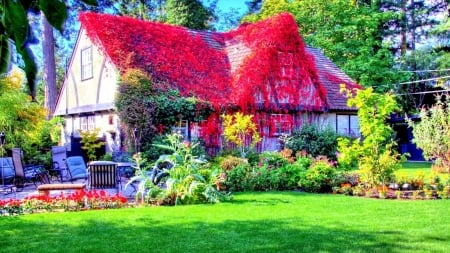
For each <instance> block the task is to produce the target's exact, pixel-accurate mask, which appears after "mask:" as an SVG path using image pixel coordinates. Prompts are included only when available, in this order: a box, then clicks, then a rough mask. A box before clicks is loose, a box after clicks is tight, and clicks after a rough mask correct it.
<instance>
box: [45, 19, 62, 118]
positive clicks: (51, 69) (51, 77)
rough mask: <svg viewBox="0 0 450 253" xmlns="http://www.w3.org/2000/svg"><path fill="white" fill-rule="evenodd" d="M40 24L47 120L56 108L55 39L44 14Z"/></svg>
mask: <svg viewBox="0 0 450 253" xmlns="http://www.w3.org/2000/svg"><path fill="white" fill-rule="evenodd" d="M41 22H42V51H43V59H44V68H43V76H42V79H43V81H44V86H45V87H44V90H45V91H44V93H45V94H44V100H45V101H44V107H45V108H46V109H47V118H50V117H51V115H52V113H53V111H54V110H55V106H56V96H57V93H58V91H57V88H56V65H55V39H54V37H53V27H52V26H51V25H50V24H49V23H48V21H47V19H46V18H45V15H44V14H41Z"/></svg>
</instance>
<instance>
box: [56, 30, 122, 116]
mask: <svg viewBox="0 0 450 253" xmlns="http://www.w3.org/2000/svg"><path fill="white" fill-rule="evenodd" d="M84 52H87V53H88V57H86V55H85V57H84V58H88V59H89V62H88V63H90V64H89V66H88V67H87V68H86V69H85V71H86V72H85V73H83V70H82V69H83V67H82V65H83V64H86V62H84V63H83V59H82V58H83V53H84ZM116 80H117V73H116V71H115V67H114V66H113V65H112V63H111V62H110V61H109V60H108V59H107V58H106V57H105V55H103V54H102V53H101V51H100V50H99V49H98V47H97V46H96V45H95V44H93V43H92V41H91V40H90V39H89V38H88V37H87V35H86V33H85V30H84V29H82V30H80V32H79V34H78V38H77V41H76V44H75V48H74V51H73V52H72V56H71V58H70V62H69V65H68V68H67V70H66V75H65V78H64V82H63V84H62V87H61V90H60V93H59V96H58V100H57V103H56V108H55V112H54V115H55V116H58V115H66V114H83V113H92V112H95V111H104V110H113V109H114V97H115V94H116V89H117V85H116Z"/></svg>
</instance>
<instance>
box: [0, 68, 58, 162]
mask: <svg viewBox="0 0 450 253" xmlns="http://www.w3.org/2000/svg"><path fill="white" fill-rule="evenodd" d="M23 80H24V75H23V73H22V72H21V71H18V70H16V69H14V70H13V71H11V72H10V73H9V74H8V75H7V76H5V77H2V78H0V131H2V132H5V134H6V149H11V148H14V147H20V148H21V149H22V150H23V151H24V154H25V157H24V158H25V159H24V160H25V162H27V163H31V162H32V163H39V164H46V165H49V163H50V161H49V159H48V158H49V157H48V154H46V151H47V150H49V149H50V147H51V146H52V145H55V144H57V143H58V140H59V136H58V135H57V134H56V132H55V131H58V130H59V129H60V126H61V125H60V121H59V119H58V118H55V119H54V120H51V121H46V119H45V116H46V111H45V109H44V108H43V107H41V106H40V105H38V104H37V103H34V102H32V101H31V100H30V97H29V96H28V95H26V94H25V93H23V92H22V85H23Z"/></svg>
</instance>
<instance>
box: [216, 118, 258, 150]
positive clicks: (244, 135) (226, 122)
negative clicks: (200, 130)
mask: <svg viewBox="0 0 450 253" xmlns="http://www.w3.org/2000/svg"><path fill="white" fill-rule="evenodd" d="M222 119H223V123H222V124H223V128H224V130H223V135H224V137H225V140H226V141H228V142H231V143H233V144H234V145H236V146H237V147H238V148H239V150H240V152H241V157H242V158H245V156H246V154H247V153H248V152H249V151H250V150H252V149H253V148H254V147H255V145H256V144H257V143H258V142H260V141H261V136H260V135H259V132H258V129H257V127H256V124H255V123H254V122H253V115H244V114H243V113H241V112H237V113H235V114H234V115H226V114H224V115H222Z"/></svg>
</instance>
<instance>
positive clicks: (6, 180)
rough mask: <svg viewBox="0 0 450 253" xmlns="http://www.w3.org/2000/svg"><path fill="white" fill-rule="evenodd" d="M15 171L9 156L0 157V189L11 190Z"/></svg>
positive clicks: (3, 190)
mask: <svg viewBox="0 0 450 253" xmlns="http://www.w3.org/2000/svg"><path fill="white" fill-rule="evenodd" d="M15 177H16V172H15V170H14V164H13V161H12V158H11V157H2V158H0V180H1V182H0V183H1V187H0V191H1V192H4V193H7V192H8V193H11V192H12V191H13V183H14V178H15Z"/></svg>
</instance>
